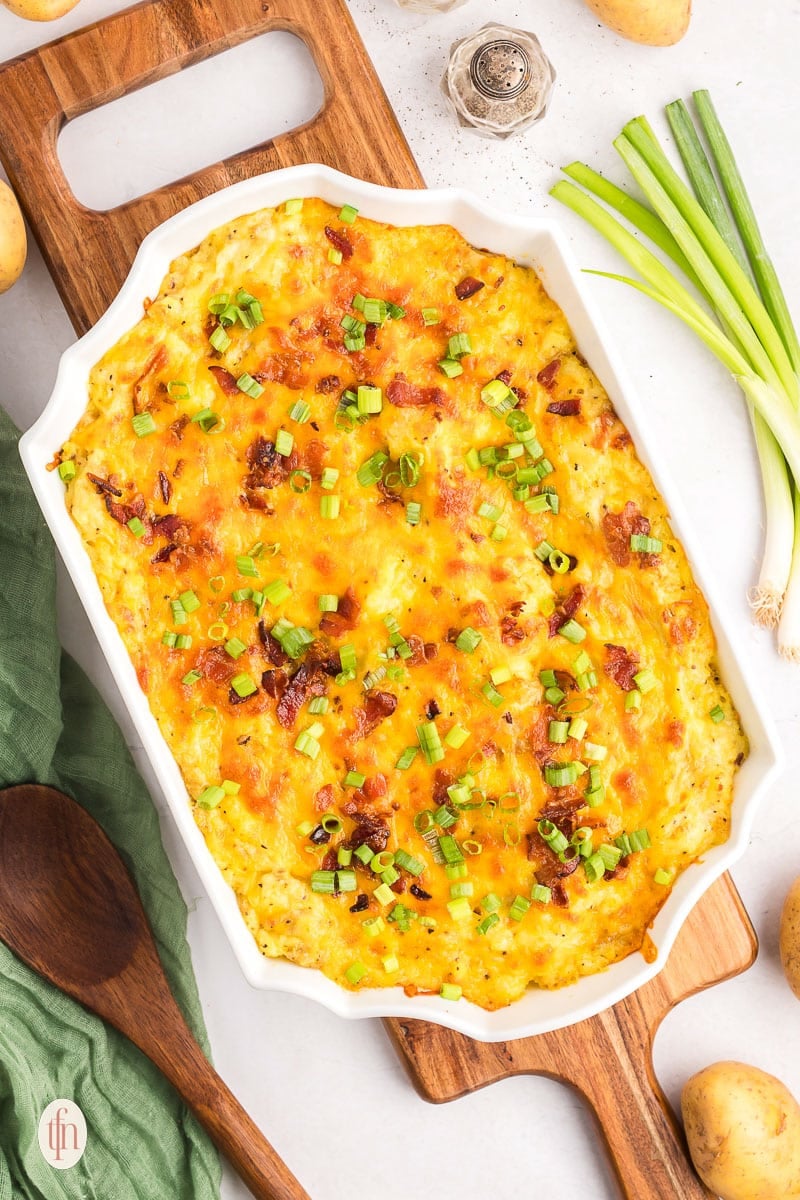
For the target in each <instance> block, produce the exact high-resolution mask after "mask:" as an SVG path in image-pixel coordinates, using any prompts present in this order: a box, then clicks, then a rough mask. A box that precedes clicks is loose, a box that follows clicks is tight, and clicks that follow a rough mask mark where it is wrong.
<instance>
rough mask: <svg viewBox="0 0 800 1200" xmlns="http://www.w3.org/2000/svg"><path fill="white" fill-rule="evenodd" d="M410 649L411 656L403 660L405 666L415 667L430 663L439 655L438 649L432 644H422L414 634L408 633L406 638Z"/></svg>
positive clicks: (419, 638) (420, 639)
mask: <svg viewBox="0 0 800 1200" xmlns="http://www.w3.org/2000/svg"><path fill="white" fill-rule="evenodd" d="M406 641H407V642H408V644H409V646H410V647H411V655H410V657H409V658H407V659H405V663H406V666H408V667H417V666H419V664H420V663H421V662H430V661H431V659H432V658H436V655H437V654H438V653H439V647H438V646H437V645H435V644H434V643H433V642H423V640H422V638H421V637H418V636H417V634H416V633H410V634H409V635H408V637H407V638H406Z"/></svg>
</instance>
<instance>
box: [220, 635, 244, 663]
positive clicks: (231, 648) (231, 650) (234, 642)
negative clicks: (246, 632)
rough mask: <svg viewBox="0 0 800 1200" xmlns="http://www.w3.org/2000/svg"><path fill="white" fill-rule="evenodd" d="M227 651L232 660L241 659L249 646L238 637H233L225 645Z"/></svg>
mask: <svg viewBox="0 0 800 1200" xmlns="http://www.w3.org/2000/svg"><path fill="white" fill-rule="evenodd" d="M225 649H226V651H227V652H228V654H230V656H231V658H239V656H240V655H241V654H244V652H245V650H246V649H247V646H246V645H245V644H244V642H242V641H240V639H239V638H238V637H232V638H229V639H228V641H227V642H226V643H225Z"/></svg>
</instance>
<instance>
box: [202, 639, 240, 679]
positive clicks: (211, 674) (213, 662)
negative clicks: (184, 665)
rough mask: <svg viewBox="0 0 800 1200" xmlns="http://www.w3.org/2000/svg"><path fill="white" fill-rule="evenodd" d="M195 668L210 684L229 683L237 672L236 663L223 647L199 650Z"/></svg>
mask: <svg viewBox="0 0 800 1200" xmlns="http://www.w3.org/2000/svg"><path fill="white" fill-rule="evenodd" d="M195 666H196V669H197V670H198V671H199V672H200V674H201V675H202V676H203V677H204V678H205V679H210V680H211V681H212V683H230V681H231V680H232V679H233V677H234V675H235V674H236V671H237V667H236V663H235V662H234V660H233V659H232V658H231V656H230V655H229V654H228V653H227V652H226V650H225V648H224V647H223V646H209V647H208V649H206V650H201V651H200V654H199V656H198V659H197V663H196V664H195Z"/></svg>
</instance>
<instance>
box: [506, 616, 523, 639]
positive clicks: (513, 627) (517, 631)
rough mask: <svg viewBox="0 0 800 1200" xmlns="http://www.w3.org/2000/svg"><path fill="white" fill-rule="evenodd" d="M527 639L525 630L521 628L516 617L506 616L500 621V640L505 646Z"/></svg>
mask: <svg viewBox="0 0 800 1200" xmlns="http://www.w3.org/2000/svg"><path fill="white" fill-rule="evenodd" d="M524 640H525V630H524V629H521V628H520V627H519V625H518V624H517V622H516V620H515V618H514V617H510V616H505V617H503V619H502V621H501V622H500V641H501V642H502V643H503V645H504V646H513V645H514V643H515V642H522V641H524Z"/></svg>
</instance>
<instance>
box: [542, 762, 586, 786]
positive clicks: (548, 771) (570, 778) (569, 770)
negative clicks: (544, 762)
mask: <svg viewBox="0 0 800 1200" xmlns="http://www.w3.org/2000/svg"><path fill="white" fill-rule="evenodd" d="M578 775H579V771H578V768H577V765H576V764H575V763H573V762H569V763H558V764H555V765H553V764H550V765H548V766H546V767H545V769H544V780H545V783H547V784H549V785H550V787H569V786H570V785H571V784H573V783H575V781H576V780H577V778H578Z"/></svg>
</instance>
